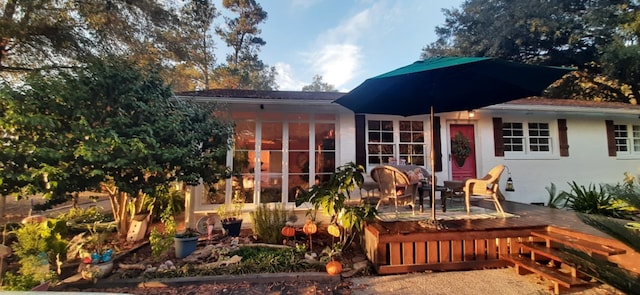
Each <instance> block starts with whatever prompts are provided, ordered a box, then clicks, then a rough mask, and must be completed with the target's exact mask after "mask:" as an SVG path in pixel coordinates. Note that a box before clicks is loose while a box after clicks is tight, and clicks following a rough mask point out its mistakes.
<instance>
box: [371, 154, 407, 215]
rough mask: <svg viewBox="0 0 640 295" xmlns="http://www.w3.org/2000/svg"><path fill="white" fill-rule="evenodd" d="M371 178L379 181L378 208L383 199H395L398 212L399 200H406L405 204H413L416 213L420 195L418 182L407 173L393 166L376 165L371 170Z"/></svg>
mask: <svg viewBox="0 0 640 295" xmlns="http://www.w3.org/2000/svg"><path fill="white" fill-rule="evenodd" d="M371 178H373V180H374V181H375V182H376V183H378V186H379V191H380V200H379V201H378V204H377V205H376V209H378V207H380V204H381V203H382V202H383V201H390V200H393V201H394V203H395V209H396V213H397V212H398V200H405V203H404V204H405V205H407V204H408V205H411V209H412V211H413V212H414V213H415V199H416V196H417V195H418V184H417V183H412V182H411V181H410V180H409V178H408V177H407V175H406V174H405V173H404V172H402V171H400V170H398V169H397V168H395V167H391V166H376V167H375V168H373V170H371Z"/></svg>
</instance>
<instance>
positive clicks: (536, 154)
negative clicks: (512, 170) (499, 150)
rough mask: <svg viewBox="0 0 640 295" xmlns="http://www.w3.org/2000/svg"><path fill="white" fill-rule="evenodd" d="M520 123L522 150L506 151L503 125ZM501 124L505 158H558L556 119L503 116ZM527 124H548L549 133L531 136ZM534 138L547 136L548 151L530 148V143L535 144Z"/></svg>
mask: <svg viewBox="0 0 640 295" xmlns="http://www.w3.org/2000/svg"><path fill="white" fill-rule="evenodd" d="M514 123H517V124H522V136H520V137H521V138H522V139H523V140H522V144H523V146H524V147H523V150H522V151H508V150H507V149H506V140H505V139H506V137H505V136H504V125H505V124H514ZM502 124H503V129H502V130H503V142H505V151H504V156H505V159H558V158H560V154H559V151H560V148H559V146H558V144H559V139H558V136H559V135H558V123H557V121H556V120H547V119H538V120H537V119H531V120H526V121H523V120H517V119H510V118H503V119H502ZM529 124H547V125H548V126H549V129H548V132H549V135H548V136H532V135H530V131H531V130H530V126H529ZM536 138H547V139H548V141H549V143H548V146H549V151H536V150H532V149H531V147H532V145H535V144H534V143H533V141H534V139H536Z"/></svg>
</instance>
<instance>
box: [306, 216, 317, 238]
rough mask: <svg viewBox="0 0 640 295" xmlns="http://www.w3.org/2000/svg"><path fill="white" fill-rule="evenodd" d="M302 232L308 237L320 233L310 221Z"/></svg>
mask: <svg viewBox="0 0 640 295" xmlns="http://www.w3.org/2000/svg"><path fill="white" fill-rule="evenodd" d="M302 231H303V232H304V233H305V234H307V235H312V234H315V233H316V232H317V231H318V226H317V225H316V224H315V223H314V222H313V221H311V220H309V221H307V223H305V224H304V227H303V228H302Z"/></svg>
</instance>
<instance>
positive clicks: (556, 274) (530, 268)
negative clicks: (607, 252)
mask: <svg viewBox="0 0 640 295" xmlns="http://www.w3.org/2000/svg"><path fill="white" fill-rule="evenodd" d="M500 258H501V259H503V260H506V261H509V262H511V263H513V265H514V267H515V269H516V273H518V274H520V275H522V274H525V273H528V272H533V273H536V274H538V275H540V276H542V277H544V278H545V279H547V280H549V281H551V282H552V283H553V287H554V293H555V294H560V286H562V287H565V288H567V289H570V288H571V287H575V286H580V285H586V284H589V283H588V282H587V281H584V280H582V279H579V278H576V277H572V276H571V275H569V274H566V273H563V272H561V271H560V270H558V269H556V268H551V267H548V266H545V265H541V264H538V263H536V262H535V261H533V260H531V259H530V258H529V257H524V256H521V255H519V254H511V255H501V256H500ZM523 270H524V271H523Z"/></svg>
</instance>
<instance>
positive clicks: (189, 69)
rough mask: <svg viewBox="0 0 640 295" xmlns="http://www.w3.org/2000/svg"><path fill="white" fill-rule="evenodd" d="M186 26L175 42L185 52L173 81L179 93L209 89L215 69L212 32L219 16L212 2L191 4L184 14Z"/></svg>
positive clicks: (182, 14)
mask: <svg viewBox="0 0 640 295" xmlns="http://www.w3.org/2000/svg"><path fill="white" fill-rule="evenodd" d="M180 16H181V17H182V20H183V22H182V26H181V27H180V30H179V31H177V32H176V35H175V41H176V42H177V43H179V44H181V47H182V48H183V50H182V52H183V54H182V56H180V58H179V59H180V60H182V61H183V62H182V63H180V64H179V65H178V66H176V69H175V73H174V75H173V77H172V80H173V81H174V82H175V83H174V89H175V90H176V91H187V90H196V89H197V90H201V89H209V87H210V86H211V85H210V82H209V81H210V79H211V76H212V75H213V70H214V69H215V64H216V56H215V53H214V49H215V43H214V41H213V36H212V35H211V34H210V31H211V29H213V28H212V25H213V21H214V20H215V19H216V17H217V16H218V12H217V10H216V7H215V6H214V4H213V3H212V2H211V1H210V0H190V1H189V2H188V3H187V4H186V5H185V6H184V7H183V8H182V10H181V13H180Z"/></svg>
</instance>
